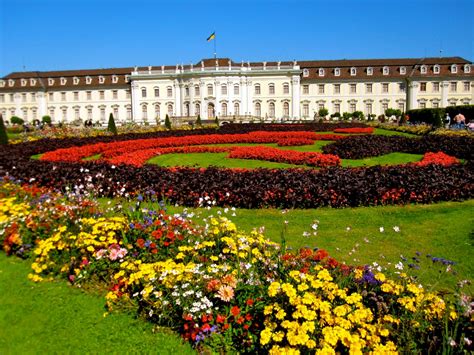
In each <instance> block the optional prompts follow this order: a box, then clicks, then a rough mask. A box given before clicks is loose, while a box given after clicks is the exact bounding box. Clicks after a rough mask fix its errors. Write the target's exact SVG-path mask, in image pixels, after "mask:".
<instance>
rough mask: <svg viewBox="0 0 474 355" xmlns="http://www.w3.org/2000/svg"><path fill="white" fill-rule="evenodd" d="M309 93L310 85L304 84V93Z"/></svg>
mask: <svg viewBox="0 0 474 355" xmlns="http://www.w3.org/2000/svg"><path fill="white" fill-rule="evenodd" d="M308 94H309V85H303V95H308Z"/></svg>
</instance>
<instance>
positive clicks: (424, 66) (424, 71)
mask: <svg viewBox="0 0 474 355" xmlns="http://www.w3.org/2000/svg"><path fill="white" fill-rule="evenodd" d="M420 73H421V74H426V65H422V66H421V67H420Z"/></svg>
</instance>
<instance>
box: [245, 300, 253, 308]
mask: <svg viewBox="0 0 474 355" xmlns="http://www.w3.org/2000/svg"><path fill="white" fill-rule="evenodd" d="M253 303H254V302H253V299H251V298H249V299H248V300H247V301H246V302H245V304H246V305H247V306H253Z"/></svg>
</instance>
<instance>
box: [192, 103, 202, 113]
mask: <svg viewBox="0 0 474 355" xmlns="http://www.w3.org/2000/svg"><path fill="white" fill-rule="evenodd" d="M194 109H195V111H196V112H195V114H196V115H200V114H201V105H200V104H196V106H195V108H194Z"/></svg>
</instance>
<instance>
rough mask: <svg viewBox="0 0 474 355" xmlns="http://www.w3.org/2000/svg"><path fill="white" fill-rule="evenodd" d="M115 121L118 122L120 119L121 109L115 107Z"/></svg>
mask: <svg viewBox="0 0 474 355" xmlns="http://www.w3.org/2000/svg"><path fill="white" fill-rule="evenodd" d="M114 119H116V120H118V119H119V109H118V106H115V107H114Z"/></svg>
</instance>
